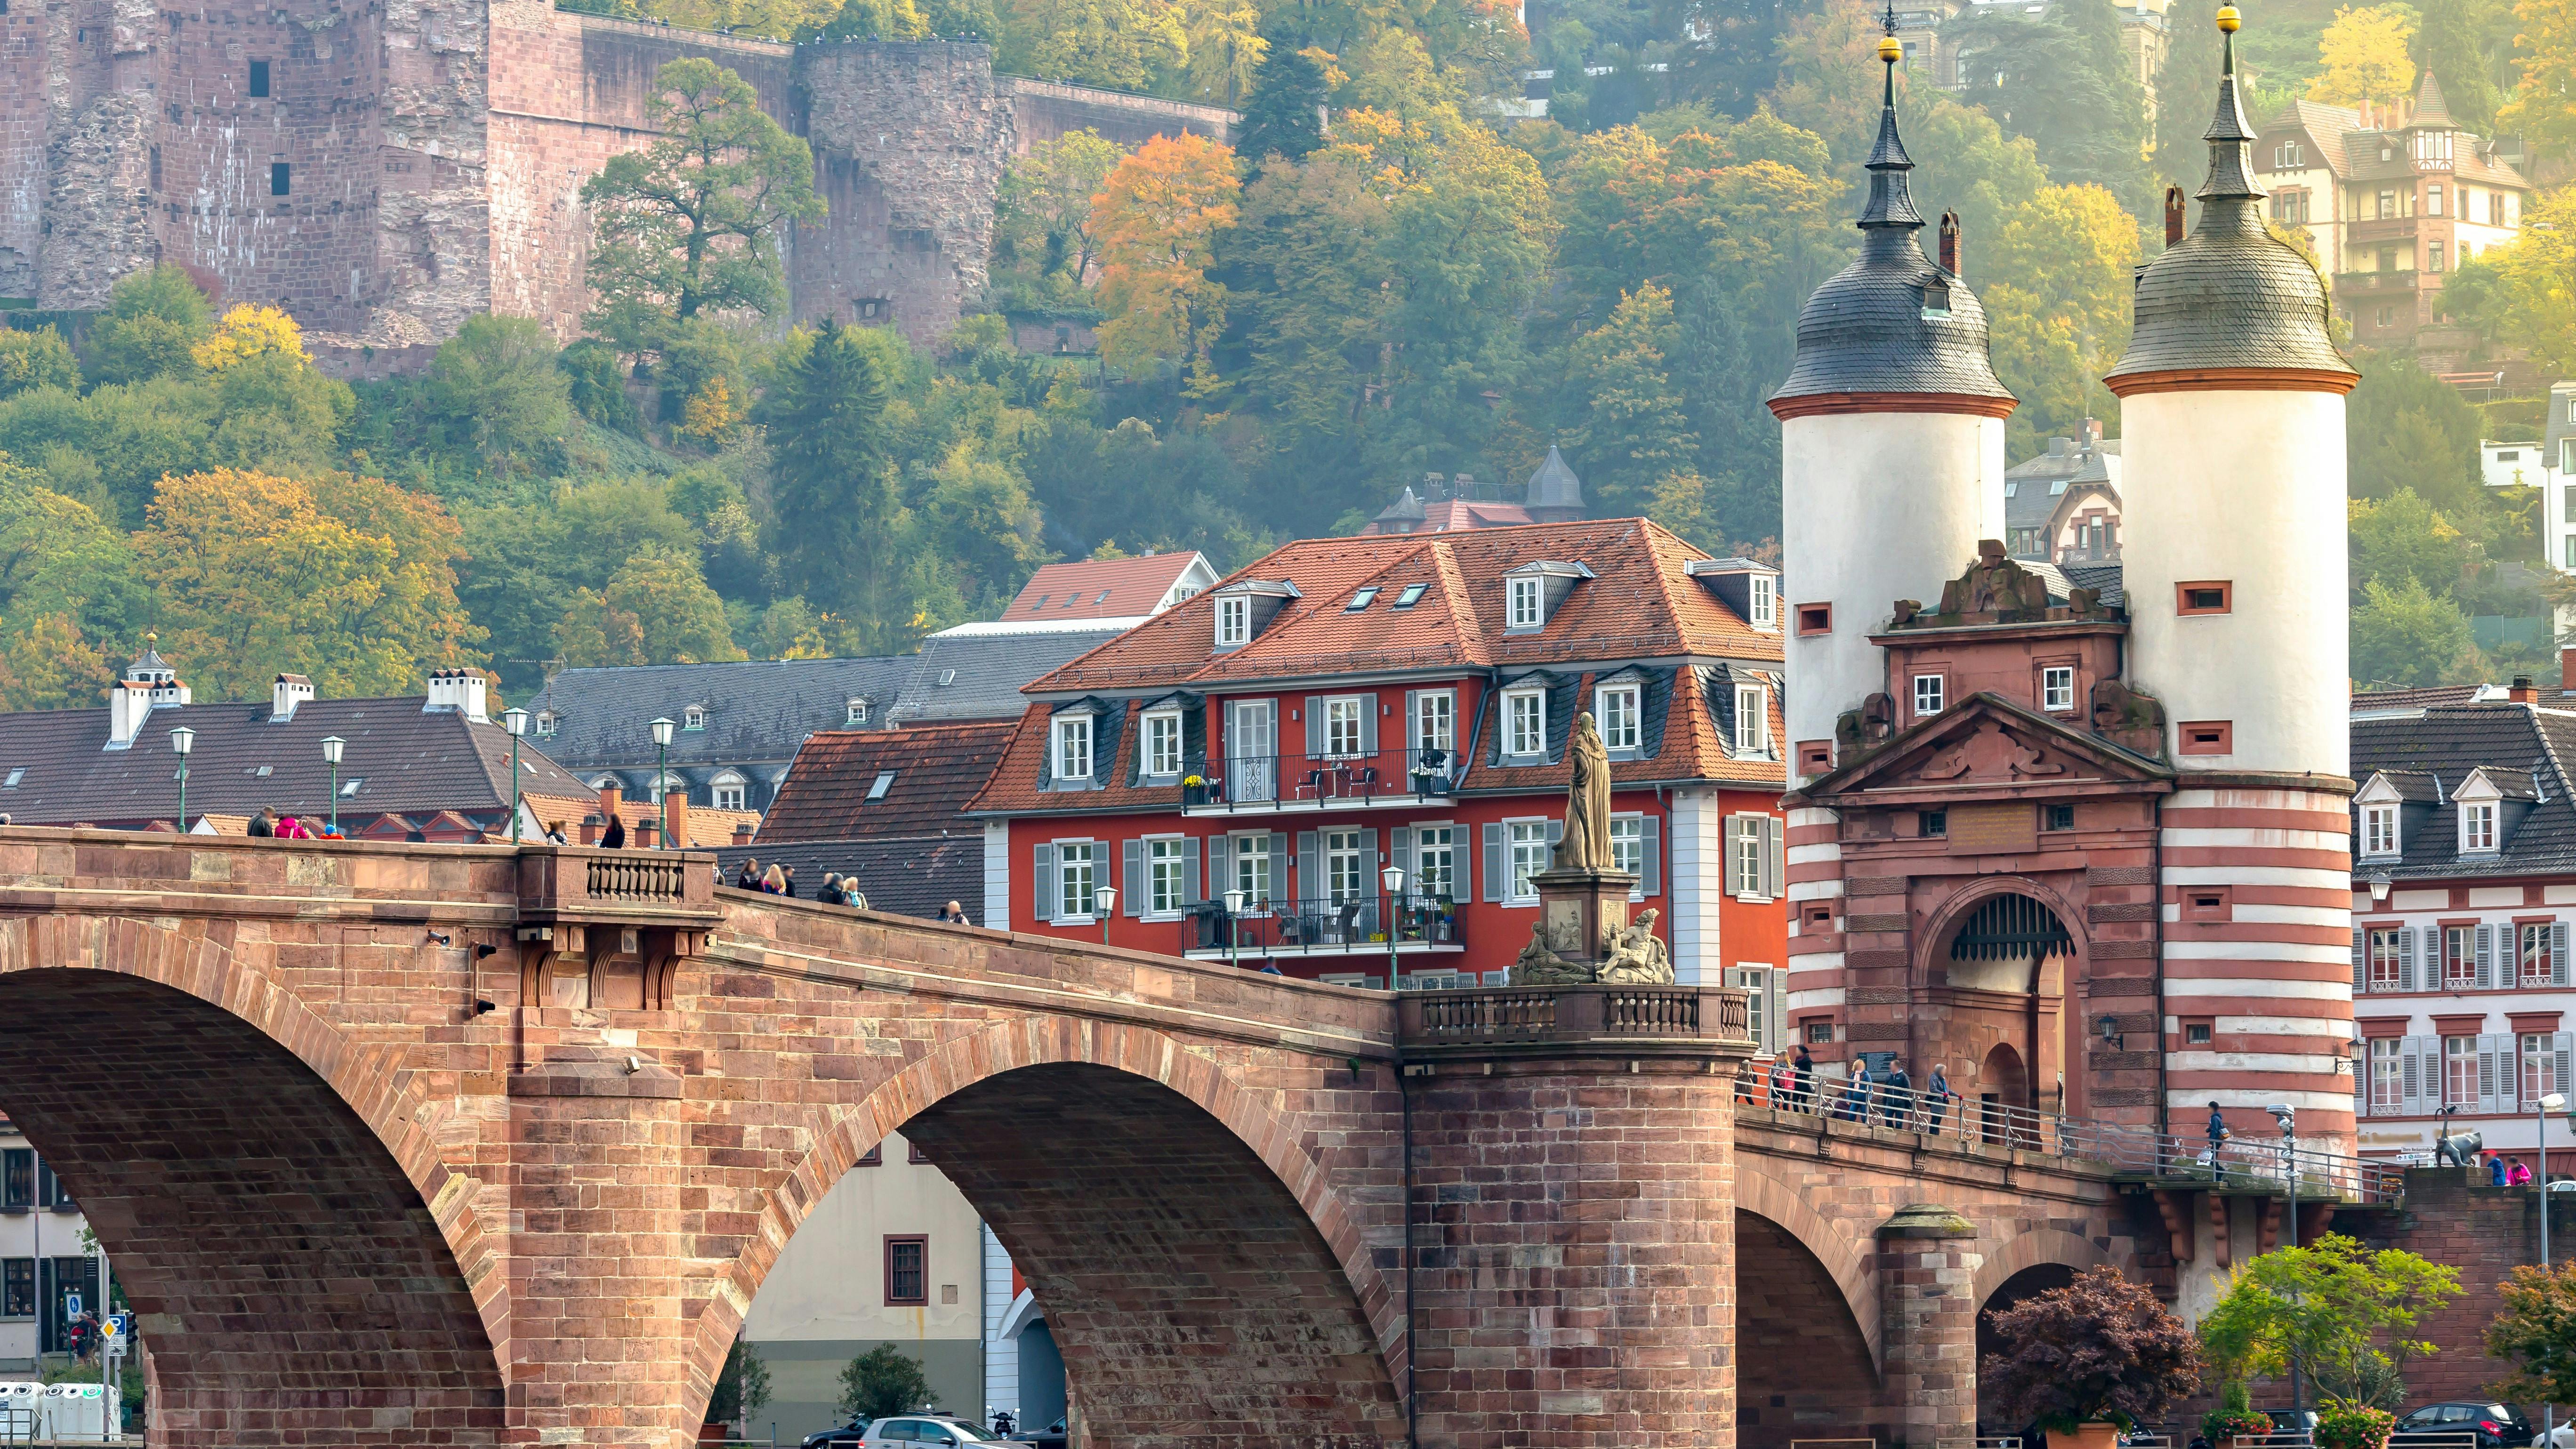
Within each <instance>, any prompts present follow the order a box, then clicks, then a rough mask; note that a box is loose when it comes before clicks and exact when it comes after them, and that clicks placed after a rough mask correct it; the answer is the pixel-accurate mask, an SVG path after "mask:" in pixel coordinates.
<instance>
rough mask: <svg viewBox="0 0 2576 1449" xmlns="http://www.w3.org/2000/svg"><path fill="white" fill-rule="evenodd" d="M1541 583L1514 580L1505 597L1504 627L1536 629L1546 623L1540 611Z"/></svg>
mask: <svg viewBox="0 0 2576 1449" xmlns="http://www.w3.org/2000/svg"><path fill="white" fill-rule="evenodd" d="M1539 597H1540V595H1539V581H1538V580H1536V579H1513V580H1512V581H1511V583H1510V586H1509V590H1508V592H1507V594H1506V596H1505V603H1504V606H1503V627H1504V628H1506V629H1535V628H1538V627H1539V626H1540V625H1541V624H1542V623H1544V622H1546V621H1545V618H1544V616H1543V615H1542V614H1541V613H1540V609H1539Z"/></svg>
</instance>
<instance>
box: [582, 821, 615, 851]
mask: <svg viewBox="0 0 2576 1449" xmlns="http://www.w3.org/2000/svg"><path fill="white" fill-rule="evenodd" d="M607 829H608V822H607V821H605V820H603V819H601V818H600V817H599V816H596V815H585V816H583V817H581V843H582V844H584V845H597V844H598V843H599V837H600V836H601V835H602V834H604V833H605V832H606V831H607Z"/></svg>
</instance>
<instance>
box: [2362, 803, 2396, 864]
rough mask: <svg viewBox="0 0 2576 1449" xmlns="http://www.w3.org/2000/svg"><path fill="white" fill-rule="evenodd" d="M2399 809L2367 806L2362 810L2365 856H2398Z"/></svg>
mask: <svg viewBox="0 0 2576 1449" xmlns="http://www.w3.org/2000/svg"><path fill="white" fill-rule="evenodd" d="M2397 840H2398V835H2397V807H2396V806H2394V805H2365V806H2363V807H2362V808H2361V853H2362V854H2363V855H2366V856H2369V855H2395V854H2397V848H2398V847H2397Z"/></svg>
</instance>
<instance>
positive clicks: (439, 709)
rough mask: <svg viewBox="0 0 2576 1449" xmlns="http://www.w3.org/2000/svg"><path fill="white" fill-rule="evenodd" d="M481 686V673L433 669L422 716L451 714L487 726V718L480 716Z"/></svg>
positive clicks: (482, 675)
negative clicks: (453, 712) (427, 699)
mask: <svg viewBox="0 0 2576 1449" xmlns="http://www.w3.org/2000/svg"><path fill="white" fill-rule="evenodd" d="M484 682H485V680H484V674H483V671H482V670H480V669H433V670H431V671H430V672H429V702H428V703H426V704H424V705H422V706H421V713H423V714H444V713H446V712H447V711H449V710H454V711H455V712H456V713H458V714H461V715H463V716H465V717H466V718H467V719H470V720H472V721H474V722H475V723H476V724H484V723H488V722H489V717H488V716H486V715H485V714H484V713H483V689H484Z"/></svg>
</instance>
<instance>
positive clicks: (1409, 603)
mask: <svg viewBox="0 0 2576 1449" xmlns="http://www.w3.org/2000/svg"><path fill="white" fill-rule="evenodd" d="M1430 587H1431V586H1430V585H1429V584H1406V585H1405V586H1404V592H1403V593H1400V594H1398V595H1396V596H1395V605H1394V607H1396V608H1399V609H1410V608H1412V607H1413V606H1414V605H1416V604H1419V603H1421V602H1422V595H1423V593H1424V592H1425V591H1426V590H1428V589H1429V588H1430Z"/></svg>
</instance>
